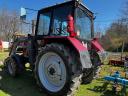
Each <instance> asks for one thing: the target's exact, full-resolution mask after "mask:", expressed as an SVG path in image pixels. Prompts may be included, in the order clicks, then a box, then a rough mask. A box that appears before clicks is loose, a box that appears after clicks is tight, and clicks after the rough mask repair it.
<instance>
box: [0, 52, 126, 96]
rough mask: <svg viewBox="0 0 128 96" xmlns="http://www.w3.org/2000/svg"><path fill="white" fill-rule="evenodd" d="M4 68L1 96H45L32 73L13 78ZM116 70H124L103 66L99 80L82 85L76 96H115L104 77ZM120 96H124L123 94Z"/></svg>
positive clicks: (0, 58) (0, 78)
mask: <svg viewBox="0 0 128 96" xmlns="http://www.w3.org/2000/svg"><path fill="white" fill-rule="evenodd" d="M7 55H8V53H7V52H4V53H0V61H3V60H4V58H5V57H7ZM2 66H3V65H1V66H0V68H1V70H0V96H45V95H43V93H41V92H40V91H39V89H38V87H37V86H36V83H35V80H34V78H33V76H34V74H32V72H30V71H27V72H26V73H23V74H22V75H21V76H19V77H17V78H12V77H10V76H9V75H8V74H7V73H6V71H4V70H2ZM116 70H120V71H121V72H122V71H123V68H120V67H113V66H109V65H106V64H105V65H103V66H102V70H101V72H100V74H99V78H97V79H95V80H93V82H92V83H91V84H87V85H81V86H80V88H79V90H77V92H76V95H75V96H115V95H114V94H113V92H112V86H111V84H108V83H106V82H105V81H104V80H103V77H104V76H105V75H109V74H110V73H111V72H113V71H116ZM118 96H122V95H121V92H119V95H118Z"/></svg>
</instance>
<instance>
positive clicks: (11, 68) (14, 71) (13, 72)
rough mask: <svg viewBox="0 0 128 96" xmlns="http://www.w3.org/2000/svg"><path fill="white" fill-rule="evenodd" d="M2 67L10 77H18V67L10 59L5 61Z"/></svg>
mask: <svg viewBox="0 0 128 96" xmlns="http://www.w3.org/2000/svg"><path fill="white" fill-rule="evenodd" d="M4 65H5V66H6V69H7V72H8V74H9V75H10V76H12V77H16V76H17V75H18V67H17V64H16V61H15V60H14V59H13V58H12V57H8V58H7V59H5V61H4Z"/></svg>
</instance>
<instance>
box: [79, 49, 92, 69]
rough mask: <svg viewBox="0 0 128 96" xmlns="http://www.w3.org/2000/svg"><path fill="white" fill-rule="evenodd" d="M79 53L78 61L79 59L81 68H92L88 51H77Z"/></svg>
mask: <svg viewBox="0 0 128 96" xmlns="http://www.w3.org/2000/svg"><path fill="white" fill-rule="evenodd" d="M79 54H80V61H81V64H82V68H83V69H85V68H92V62H91V59H90V54H89V52H88V51H87V50H86V51H81V52H79Z"/></svg>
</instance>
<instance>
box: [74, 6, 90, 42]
mask: <svg viewBox="0 0 128 96" xmlns="http://www.w3.org/2000/svg"><path fill="white" fill-rule="evenodd" d="M75 31H76V32H77V35H78V36H79V37H80V39H82V40H89V39H91V19H90V17H89V16H88V15H87V13H86V12H85V11H83V10H81V9H80V8H76V22H75Z"/></svg>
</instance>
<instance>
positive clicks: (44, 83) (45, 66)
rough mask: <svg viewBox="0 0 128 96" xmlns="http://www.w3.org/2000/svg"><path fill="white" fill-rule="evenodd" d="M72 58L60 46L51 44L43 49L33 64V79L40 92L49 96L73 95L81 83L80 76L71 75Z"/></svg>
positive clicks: (65, 49)
mask: <svg viewBox="0 0 128 96" xmlns="http://www.w3.org/2000/svg"><path fill="white" fill-rule="evenodd" d="M73 57H74V56H73V55H71V54H70V52H69V50H67V48H65V47H64V46H63V45H60V44H54V43H53V44H49V45H46V47H44V48H43V50H42V51H41V52H40V53H39V55H38V56H37V60H36V64H35V77H36V80H37V84H38V85H39V87H40V88H41V90H42V91H45V92H46V93H47V94H49V95H50V96H64V95H70V96H71V95H72V94H73V93H74V91H75V90H76V89H77V87H78V86H79V85H80V83H81V75H80V73H78V74H73V73H72V62H71V61H73V60H74V58H73ZM76 61H77V60H76Z"/></svg>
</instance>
